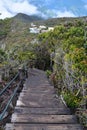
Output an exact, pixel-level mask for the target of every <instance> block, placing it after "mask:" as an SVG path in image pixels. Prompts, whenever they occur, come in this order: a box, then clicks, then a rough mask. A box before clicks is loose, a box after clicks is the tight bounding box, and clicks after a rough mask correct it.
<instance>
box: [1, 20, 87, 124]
mask: <svg viewBox="0 0 87 130" xmlns="http://www.w3.org/2000/svg"><path fill="white" fill-rule="evenodd" d="M56 21H57V22H56ZM60 21H61V24H60ZM83 21H84V24H83ZM36 23H37V22H36ZM40 23H41V24H42V23H44V24H45V25H47V26H48V23H49V24H50V25H51V26H54V25H56V26H55V28H54V30H53V31H49V32H46V33H41V34H39V35H36V34H30V33H29V26H30V23H28V21H27V22H26V23H25V22H23V20H22V21H19V19H16V20H10V19H6V20H5V21H2V20H1V21H0V27H1V30H0V31H1V32H0V38H2V39H3V37H1V36H2V35H3V36H4V35H5V37H6V40H5V41H4V42H5V43H7V44H6V47H5V49H0V69H3V68H5V71H8V70H9V73H10V69H11V68H13V73H14V72H16V71H17V70H18V68H19V67H20V66H26V65H27V66H30V67H31V66H34V67H36V68H39V69H43V70H46V73H47V76H48V77H50V78H51V80H53V83H54V85H55V87H56V88H57V89H58V93H59V94H62V95H63V97H64V99H65V101H66V103H67V105H68V106H69V107H70V108H72V109H78V108H79V110H81V112H82V110H83V109H84V110H86V109H87V96H86V95H87V41H86V35H87V32H86V26H87V23H86V21H85V18H83V19H79V20H78V19H73V20H72V19H69V18H68V20H67V21H66V19H65V18H62V19H59V20H58V19H57V20H56V19H53V20H51V22H50V20H47V21H39V22H38V23H37V24H40ZM2 24H5V28H4V27H3V25H2ZM34 39H36V42H35V43H33V42H32V41H33V40H34ZM8 68H9V69H8ZM51 73H52V74H51ZM6 74H8V73H6ZM81 112H79V113H80V114H79V115H81V121H82V120H83V121H82V122H83V124H86V120H85V119H86V118H85V117H84V119H83V118H82V115H84V116H85V114H84V113H85V112H84V113H83V114H82V113H81Z"/></svg>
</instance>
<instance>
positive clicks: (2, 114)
mask: <svg viewBox="0 0 87 130" xmlns="http://www.w3.org/2000/svg"><path fill="white" fill-rule="evenodd" d="M21 74H22V73H21V72H20V71H19V72H18V73H17V74H16V76H15V77H14V78H13V79H12V80H11V81H10V82H9V83H8V84H7V85H6V87H4V88H3V89H2V90H1V92H0V97H1V96H2V95H3V94H4V93H5V91H6V90H7V89H8V88H10V87H11V85H12V83H13V82H14V81H15V80H16V79H17V78H18V77H19V78H20V77H21V76H20V75H21ZM22 82H23V80H22V79H20V81H19V83H18V84H17V85H16V88H15V89H14V91H13V93H12V94H11V96H10V98H9V100H8V102H7V104H6V106H5V107H4V109H3V111H2V112H1V113H0V121H2V120H3V119H4V115H5V113H6V111H7V110H8V108H9V105H10V103H11V102H12V100H13V98H14V97H15V95H16V93H17V91H18V89H19V87H20V85H21V83H22Z"/></svg>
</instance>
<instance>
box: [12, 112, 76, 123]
mask: <svg viewBox="0 0 87 130" xmlns="http://www.w3.org/2000/svg"><path fill="white" fill-rule="evenodd" d="M11 122H14V123H17V122H20V123H41V124H42V123H44V124H47V123H48V124H49V123H55V124H57V123H58V124H59V123H63V124H65V123H66V124H69V123H70V124H71V123H72V124H73V123H74V124H75V123H77V119H76V117H75V116H74V115H32V114H31V115H28V114H21V115H19V114H13V115H12V119H11Z"/></svg>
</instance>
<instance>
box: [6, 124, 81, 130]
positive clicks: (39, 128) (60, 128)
mask: <svg viewBox="0 0 87 130" xmlns="http://www.w3.org/2000/svg"><path fill="white" fill-rule="evenodd" d="M5 130H83V128H82V127H81V126H80V125H79V124H52V125H51V124H7V125H6V129H5Z"/></svg>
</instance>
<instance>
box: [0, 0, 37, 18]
mask: <svg viewBox="0 0 87 130" xmlns="http://www.w3.org/2000/svg"><path fill="white" fill-rule="evenodd" d="M0 13H1V15H0V19H4V18H6V17H12V16H14V15H16V14H17V13H25V14H28V15H32V14H38V13H39V12H38V9H37V7H35V6H34V5H31V4H30V3H29V2H28V0H19V1H18V0H13V1H12V0H3V1H0Z"/></svg>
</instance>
